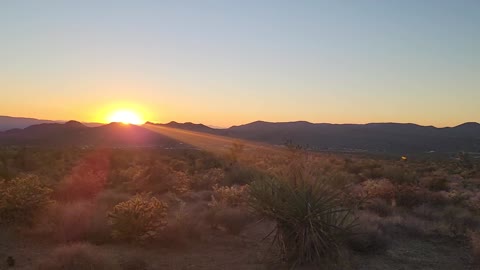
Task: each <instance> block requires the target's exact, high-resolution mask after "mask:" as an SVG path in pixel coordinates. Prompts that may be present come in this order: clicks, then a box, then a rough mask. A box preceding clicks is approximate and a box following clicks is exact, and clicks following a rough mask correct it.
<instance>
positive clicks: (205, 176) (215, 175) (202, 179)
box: [190, 168, 225, 191]
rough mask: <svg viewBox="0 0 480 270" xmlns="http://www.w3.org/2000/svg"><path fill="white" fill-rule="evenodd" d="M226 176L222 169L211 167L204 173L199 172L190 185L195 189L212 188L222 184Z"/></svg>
mask: <svg viewBox="0 0 480 270" xmlns="http://www.w3.org/2000/svg"><path fill="white" fill-rule="evenodd" d="M224 178H225V172H224V171H223V170H222V169H218V168H214V169H209V170H207V171H205V172H203V173H198V174H196V175H195V177H194V178H193V179H192V182H191V183H190V186H191V188H192V189H193V190H197V191H198V190H210V189H212V187H213V186H215V185H218V184H220V182H222V181H223V179H224Z"/></svg>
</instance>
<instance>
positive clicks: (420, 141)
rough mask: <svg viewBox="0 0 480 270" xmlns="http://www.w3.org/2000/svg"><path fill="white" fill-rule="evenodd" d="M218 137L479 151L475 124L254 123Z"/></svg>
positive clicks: (338, 147)
mask: <svg viewBox="0 0 480 270" xmlns="http://www.w3.org/2000/svg"><path fill="white" fill-rule="evenodd" d="M218 133H219V134H222V133H223V135H226V136H231V137H236V138H242V139H248V140H255V141H261V142H265V143H270V144H283V143H284V142H285V141H286V140H292V141H293V142H294V143H297V144H300V145H308V146H309V147H310V148H313V149H317V150H333V151H345V150H347V151H368V152H392V153H419V152H428V151H440V152H456V151H472V152H479V151H480V124H478V123H465V124H462V125H459V126H456V127H453V128H436V127H433V126H420V125H416V124H410V123H408V124H399V123H370V124H365V125H358V124H313V123H309V122H303V121H300V122H284V123H270V122H262V121H256V122H253V123H250V124H246V125H241V126H233V127H231V128H229V129H226V130H219V131H218Z"/></svg>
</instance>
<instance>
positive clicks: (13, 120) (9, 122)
mask: <svg viewBox="0 0 480 270" xmlns="http://www.w3.org/2000/svg"><path fill="white" fill-rule="evenodd" d="M64 122H65V121H52V120H43V119H36V118H26V117H13V116H2V115H0V131H6V130H11V129H23V128H26V127H29V126H32V125H39V124H52V123H58V124H61V123H64ZM74 122H76V123H80V122H77V121H74ZM83 124H84V125H86V126H89V127H96V126H100V125H102V124H100V123H83Z"/></svg>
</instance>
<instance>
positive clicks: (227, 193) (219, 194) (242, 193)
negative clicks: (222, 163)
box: [210, 185, 249, 207]
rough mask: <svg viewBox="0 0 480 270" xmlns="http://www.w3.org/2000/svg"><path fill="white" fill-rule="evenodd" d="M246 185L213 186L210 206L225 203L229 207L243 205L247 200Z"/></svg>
mask: <svg viewBox="0 0 480 270" xmlns="http://www.w3.org/2000/svg"><path fill="white" fill-rule="evenodd" d="M248 188H249V186H248V185H244V186H231V187H228V186H224V187H219V186H214V187H213V195H212V202H211V203H210V206H212V207H215V206H217V205H225V206H230V207H236V206H243V205H246V204H247V202H248Z"/></svg>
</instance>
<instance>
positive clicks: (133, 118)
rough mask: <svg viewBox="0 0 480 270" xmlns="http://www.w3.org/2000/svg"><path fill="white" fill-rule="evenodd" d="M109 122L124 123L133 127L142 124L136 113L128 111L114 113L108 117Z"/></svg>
mask: <svg viewBox="0 0 480 270" xmlns="http://www.w3.org/2000/svg"><path fill="white" fill-rule="evenodd" d="M109 121H110V122H118V123H124V124H134V125H140V124H142V123H143V121H142V119H141V118H140V116H139V115H138V114H137V113H135V112H133V111H128V110H121V111H116V112H114V113H113V114H112V115H111V116H110V118H109Z"/></svg>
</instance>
